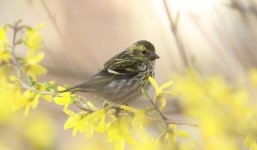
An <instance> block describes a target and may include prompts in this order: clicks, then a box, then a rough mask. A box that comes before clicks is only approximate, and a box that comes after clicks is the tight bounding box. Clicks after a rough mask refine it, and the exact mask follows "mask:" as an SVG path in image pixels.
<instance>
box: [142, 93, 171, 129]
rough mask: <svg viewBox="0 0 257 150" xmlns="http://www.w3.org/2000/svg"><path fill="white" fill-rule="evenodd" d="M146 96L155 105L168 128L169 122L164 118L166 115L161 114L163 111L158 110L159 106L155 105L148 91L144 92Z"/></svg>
mask: <svg viewBox="0 0 257 150" xmlns="http://www.w3.org/2000/svg"><path fill="white" fill-rule="evenodd" d="M144 95H145V96H146V97H147V98H148V100H149V101H150V103H151V104H152V105H153V107H154V109H155V110H156V111H157V112H158V113H159V114H160V116H161V119H162V121H163V122H164V123H165V125H166V126H167V127H168V126H169V123H168V122H167V118H166V117H165V116H164V114H163V113H162V112H161V110H160V109H159V108H158V106H157V105H156V104H155V103H154V101H153V99H152V98H151V97H150V96H149V95H148V93H147V92H146V91H145V92H144Z"/></svg>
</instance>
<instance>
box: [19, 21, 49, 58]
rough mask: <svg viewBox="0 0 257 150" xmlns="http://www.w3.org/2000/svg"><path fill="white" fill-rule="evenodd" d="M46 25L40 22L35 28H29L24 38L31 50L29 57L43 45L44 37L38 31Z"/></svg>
mask: <svg viewBox="0 0 257 150" xmlns="http://www.w3.org/2000/svg"><path fill="white" fill-rule="evenodd" d="M44 26H45V25H44V24H40V25H38V26H36V27H35V28H27V30H26V36H25V38H24V44H25V45H26V46H27V47H28V48H29V50H30V51H29V52H28V54H27V57H31V56H33V55H35V54H36V52H37V50H39V49H40V48H41V47H42V40H43V38H42V36H41V35H40V33H39V32H38V31H39V30H40V29H42V28H43V27H44Z"/></svg>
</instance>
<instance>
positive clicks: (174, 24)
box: [162, 0, 189, 67]
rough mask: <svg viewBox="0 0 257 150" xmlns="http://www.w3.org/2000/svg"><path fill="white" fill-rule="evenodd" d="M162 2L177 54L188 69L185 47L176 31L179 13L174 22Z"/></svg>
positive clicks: (166, 4) (168, 9)
mask: <svg viewBox="0 0 257 150" xmlns="http://www.w3.org/2000/svg"><path fill="white" fill-rule="evenodd" d="M162 2H163V5H164V8H165V12H166V14H167V17H168V20H169V23H170V29H171V32H172V33H173V36H174V39H175V41H176V43H177V47H178V49H179V53H180V56H181V58H182V62H183V63H184V65H185V66H186V67H189V61H188V58H187V54H186V50H185V47H184V45H183V43H182V41H181V40H180V38H179V35H178V30H177V28H178V22H179V13H178V12H177V14H176V17H175V20H174V19H173V18H172V16H171V11H170V8H169V5H168V3H167V1H166V0H162Z"/></svg>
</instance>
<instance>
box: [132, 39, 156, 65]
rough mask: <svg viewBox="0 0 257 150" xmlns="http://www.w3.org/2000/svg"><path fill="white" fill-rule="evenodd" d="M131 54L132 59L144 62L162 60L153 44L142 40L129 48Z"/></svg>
mask: <svg viewBox="0 0 257 150" xmlns="http://www.w3.org/2000/svg"><path fill="white" fill-rule="evenodd" d="M128 50H129V54H130V56H131V57H132V58H136V59H140V60H142V61H154V60H155V59H158V58H160V57H159V56H158V55H157V54H156V52H155V48H154V46H153V44H152V43H150V42H148V41H145V40H141V41H137V42H136V43H134V44H133V45H131V46H130V47H129V48H128Z"/></svg>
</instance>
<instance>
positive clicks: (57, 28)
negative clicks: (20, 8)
mask: <svg viewBox="0 0 257 150" xmlns="http://www.w3.org/2000/svg"><path fill="white" fill-rule="evenodd" d="M40 2H41V3H42V5H43V7H44V9H45V11H46V13H47V15H48V17H49V19H50V20H51V21H52V23H53V25H54V27H55V29H56V31H57V34H58V36H59V37H60V39H61V40H62V42H63V43H65V42H64V41H65V40H64V39H65V38H64V36H63V34H62V31H61V29H60V27H59V25H58V23H57V21H56V18H55V17H54V16H53V14H52V13H51V11H50V9H49V8H48V6H47V4H46V2H45V0H40Z"/></svg>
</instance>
